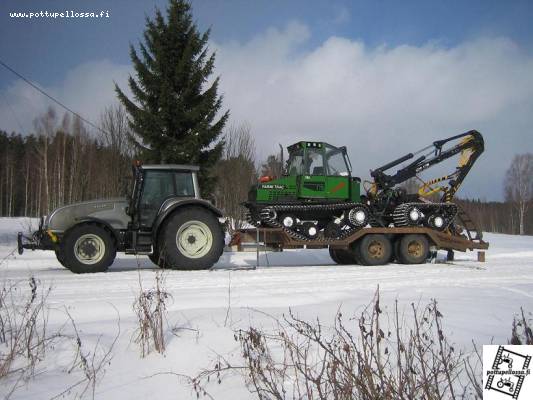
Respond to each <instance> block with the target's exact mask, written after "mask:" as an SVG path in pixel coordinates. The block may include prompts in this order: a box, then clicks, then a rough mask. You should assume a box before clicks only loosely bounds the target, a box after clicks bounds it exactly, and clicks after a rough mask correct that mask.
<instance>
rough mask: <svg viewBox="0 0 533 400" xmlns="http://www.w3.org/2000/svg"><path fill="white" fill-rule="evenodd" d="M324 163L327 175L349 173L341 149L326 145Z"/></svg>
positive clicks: (346, 174)
mask: <svg viewBox="0 0 533 400" xmlns="http://www.w3.org/2000/svg"><path fill="white" fill-rule="evenodd" d="M326 165H327V169H328V171H327V174H328V175H329V176H348V175H350V169H349V168H348V163H347V162H346V157H345V154H344V150H343V149H338V148H336V147H332V146H326Z"/></svg>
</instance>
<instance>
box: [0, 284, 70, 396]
mask: <svg viewBox="0 0 533 400" xmlns="http://www.w3.org/2000/svg"><path fill="white" fill-rule="evenodd" d="M50 290H51V289H50V288H47V289H41V288H40V287H39V282H38V281H37V280H36V279H35V278H34V277H30V278H29V279H28V280H27V281H16V282H13V281H4V282H3V285H2V287H1V288H0V382H2V381H6V382H7V381H8V382H10V384H13V386H12V389H11V390H10V392H9V393H8V395H7V397H9V396H10V395H11V394H12V392H13V391H14V390H15V389H16V388H17V387H18V386H19V384H21V383H24V382H26V381H28V380H29V379H31V378H32V377H33V376H34V374H35V368H36V365H37V364H38V363H39V362H40V361H42V360H43V359H44V356H45V353H46V351H47V349H48V348H49V347H50V346H51V345H52V343H53V341H54V340H55V339H57V338H58V337H59V336H60V334H59V333H57V332H56V333H52V334H49V333H48V331H47V326H48V307H47V304H46V301H47V298H48V295H49V293H50ZM13 382H14V383H13ZM4 384H7V383H2V385H4Z"/></svg>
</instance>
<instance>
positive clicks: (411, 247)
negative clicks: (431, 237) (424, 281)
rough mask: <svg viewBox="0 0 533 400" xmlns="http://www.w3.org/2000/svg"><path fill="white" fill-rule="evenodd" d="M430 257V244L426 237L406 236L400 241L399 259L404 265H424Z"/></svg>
mask: <svg viewBox="0 0 533 400" xmlns="http://www.w3.org/2000/svg"><path fill="white" fill-rule="evenodd" d="M428 255H429V242H428V239H427V238H426V236H425V235H417V234H413V235H405V236H404V237H402V238H401V239H400V244H399V246H398V257H399V259H400V261H401V262H402V264H424V263H425V262H426V260H427V258H428Z"/></svg>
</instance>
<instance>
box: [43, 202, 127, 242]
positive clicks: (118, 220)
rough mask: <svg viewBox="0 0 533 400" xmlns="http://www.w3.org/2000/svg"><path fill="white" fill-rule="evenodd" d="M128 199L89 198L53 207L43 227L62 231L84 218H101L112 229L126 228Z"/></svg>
mask: <svg viewBox="0 0 533 400" xmlns="http://www.w3.org/2000/svg"><path fill="white" fill-rule="evenodd" d="M127 207H128V201H127V200H126V199H125V198H115V199H106V200H91V201H85V202H81V203H75V204H70V205H68V206H63V207H60V208H57V209H55V210H54V211H52V213H51V214H50V215H49V216H48V217H46V218H45V220H44V225H43V228H44V229H45V230H51V231H53V232H55V233H63V232H65V231H66V230H67V229H69V228H70V227H72V226H74V225H76V224H78V223H79V222H82V221H84V220H101V221H104V222H105V223H107V224H109V225H110V226H111V227H113V228H114V229H118V230H120V229H126V227H127V226H128V222H129V221H130V217H129V215H128V214H127V213H126V208H127Z"/></svg>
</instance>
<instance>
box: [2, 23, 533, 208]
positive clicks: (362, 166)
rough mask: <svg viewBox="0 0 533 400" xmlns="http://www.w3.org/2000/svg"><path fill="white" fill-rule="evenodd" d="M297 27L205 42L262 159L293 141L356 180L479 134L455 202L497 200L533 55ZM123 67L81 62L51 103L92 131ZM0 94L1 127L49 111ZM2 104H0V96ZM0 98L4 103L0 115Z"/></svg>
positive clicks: (532, 78)
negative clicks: (340, 151)
mask: <svg viewBox="0 0 533 400" xmlns="http://www.w3.org/2000/svg"><path fill="white" fill-rule="evenodd" d="M310 35H311V31H310V29H309V28H308V27H307V26H305V25H303V24H301V23H298V22H292V23H290V24H288V25H287V26H286V27H285V28H284V29H275V28H271V29H269V30H267V31H266V32H264V33H262V34H260V35H258V36H256V37H254V38H252V39H251V40H249V41H247V42H243V43H239V42H228V43H222V44H219V43H211V48H212V49H214V50H216V51H217V59H216V67H217V71H216V73H217V74H219V75H220V76H221V87H220V89H221V92H223V94H224V107H226V108H229V109H230V110H231V119H232V121H231V122H233V123H239V122H243V121H247V122H249V123H250V124H251V127H252V130H253V132H254V134H255V137H256V142H257V147H258V150H259V153H260V155H261V156H262V157H265V156H266V155H267V154H269V153H274V152H277V151H278V150H277V149H278V146H277V144H278V143H281V144H283V145H284V146H286V145H288V144H291V143H293V142H296V141H298V140H304V139H315V140H325V141H328V142H330V143H332V144H335V145H346V146H348V149H349V153H350V156H351V159H352V164H353V166H354V170H355V171H356V174H358V175H361V176H362V177H366V176H368V170H369V169H371V168H375V167H377V166H379V165H382V164H384V163H386V162H388V161H391V160H393V159H395V158H397V157H399V156H401V155H403V154H405V153H408V152H411V151H414V150H418V149H420V148H422V147H424V146H425V145H427V144H429V143H431V142H432V141H433V140H435V139H441V138H444V137H447V136H452V135H455V134H457V133H460V132H465V131H467V130H469V129H478V130H479V131H481V132H482V133H483V134H484V137H485V140H486V152H485V154H484V155H482V157H481V158H480V160H479V161H478V163H477V164H476V165H475V167H474V169H473V170H472V173H471V176H470V177H469V178H468V179H467V182H466V183H465V187H464V188H463V189H462V190H461V192H460V194H462V195H467V196H471V197H473V196H476V197H477V196H480V197H485V198H487V199H501V196H502V190H501V188H502V186H503V177H504V172H505V169H506V168H507V166H508V165H509V163H510V160H511V158H512V156H513V155H514V154H515V153H518V152H526V151H530V152H531V151H533V112H531V110H533V74H532V73H531V71H533V57H532V56H531V55H530V54H528V53H527V52H526V51H524V50H523V49H521V48H519V47H518V46H517V45H516V44H514V43H513V42H512V41H510V40H508V39H506V38H480V39H477V40H471V41H467V42H464V43H462V44H460V45H458V46H455V47H451V48H444V47H441V46H439V45H437V44H434V43H428V44H426V45H423V46H407V45H404V46H398V47H388V46H382V47H377V48H368V47H366V46H365V44H364V43H363V42H361V41H358V40H350V39H346V38H341V37H330V38H328V39H327V40H325V41H324V42H323V43H321V44H320V45H318V46H316V47H314V48H310V46H309V44H308V40H309V38H310ZM130 72H131V69H130V67H129V66H125V65H116V64H113V63H111V62H109V61H98V62H90V63H85V64H82V65H80V66H78V67H77V68H75V69H74V70H72V71H70V72H69V73H68V74H67V75H66V76H65V79H64V80H63V82H62V83H60V84H59V85H57V87H50V88H46V89H47V90H48V91H49V92H50V93H52V94H53V95H54V96H56V97H57V98H58V99H60V100H61V101H63V102H64V103H65V104H67V105H69V106H70V107H71V108H73V109H74V110H76V111H79V112H80V113H81V114H82V115H84V116H86V117H87V118H89V119H91V120H93V121H96V120H97V119H98V115H99V113H100V112H101V110H102V109H103V108H104V107H105V106H106V105H108V104H111V103H113V102H114V101H116V100H115V99H116V96H115V93H114V87H113V80H115V81H117V82H118V83H119V85H120V87H121V88H123V89H127V83H126V80H127V77H128V74H129V73H130ZM3 94H5V96H0V121H2V124H1V126H0V128H2V129H7V130H16V131H19V130H20V129H19V127H18V125H17V122H16V120H15V117H14V115H13V112H14V113H15V115H16V116H17V118H18V120H19V121H20V123H21V124H22V125H23V130H31V127H32V125H31V121H32V120H33V118H35V116H37V115H38V114H39V113H41V112H42V111H44V109H45V108H46V105H47V104H48V102H47V101H46V99H44V98H43V97H42V96H41V95H40V94H37V93H36V92H35V91H34V90H33V89H31V88H29V87H28V86H27V85H25V84H23V83H22V82H21V81H15V83H14V84H13V85H11V86H10V87H9V88H8V89H7V90H6V91H5V92H4V93H3ZM2 97H4V98H2ZM5 97H7V98H8V99H9V105H10V107H8V106H7V105H6V103H5V101H4V100H5Z"/></svg>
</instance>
